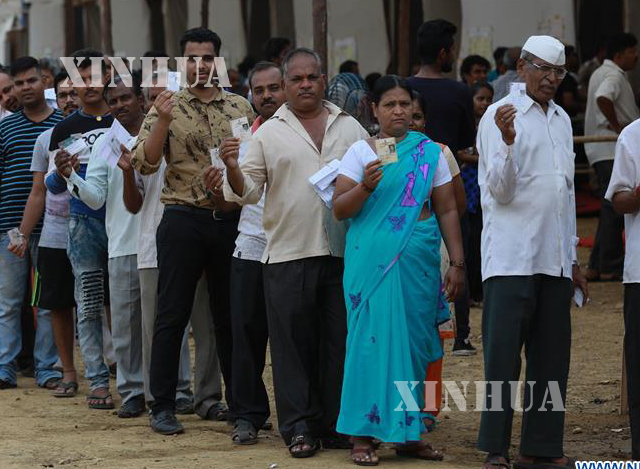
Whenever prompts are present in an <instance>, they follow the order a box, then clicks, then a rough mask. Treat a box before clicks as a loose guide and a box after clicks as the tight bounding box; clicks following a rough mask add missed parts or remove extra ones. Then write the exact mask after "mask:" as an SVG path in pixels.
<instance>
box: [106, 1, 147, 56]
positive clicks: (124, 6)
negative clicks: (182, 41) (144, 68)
mask: <svg viewBox="0 0 640 469" xmlns="http://www.w3.org/2000/svg"><path fill="white" fill-rule="evenodd" d="M111 17H112V22H113V28H112V29H113V50H114V52H115V54H116V55H126V56H127V57H137V58H139V57H142V55H143V54H144V53H145V52H146V51H148V50H149V49H151V32H150V31H149V27H150V25H149V17H150V12H149V8H148V7H147V2H146V1H134V2H132V1H131V0H111ZM139 64H140V62H138V65H139Z"/></svg>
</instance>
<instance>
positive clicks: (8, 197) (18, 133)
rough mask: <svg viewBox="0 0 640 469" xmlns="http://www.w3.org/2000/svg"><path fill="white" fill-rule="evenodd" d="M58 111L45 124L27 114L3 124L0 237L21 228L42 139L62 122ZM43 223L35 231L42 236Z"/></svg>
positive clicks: (0, 124) (0, 137) (0, 132)
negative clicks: (38, 142)
mask: <svg viewBox="0 0 640 469" xmlns="http://www.w3.org/2000/svg"><path fill="white" fill-rule="evenodd" d="M62 117H63V116H62V113H61V112H60V111H58V110H56V111H54V112H53V113H52V114H51V115H50V116H49V117H47V118H46V119H45V120H43V121H42V122H33V121H32V120H30V119H29V118H27V116H25V114H24V111H20V112H16V113H15V114H11V115H10V116H8V117H6V118H5V119H3V120H2V122H0V233H4V232H6V231H9V230H11V229H12V228H17V227H19V226H20V222H21V221H22V214H23V212H24V208H25V206H26V205H27V199H28V198H29V193H30V192H31V186H32V182H33V176H32V174H31V159H32V157H33V148H34V146H35V143H36V140H37V138H38V136H39V135H40V134H41V133H42V132H44V131H46V130H47V129H50V128H51V127H53V126H54V125H56V124H57V123H58V122H60V121H61V120H62ZM41 229H42V220H40V221H39V222H38V225H37V226H36V227H35V229H34V230H33V234H40V230H41Z"/></svg>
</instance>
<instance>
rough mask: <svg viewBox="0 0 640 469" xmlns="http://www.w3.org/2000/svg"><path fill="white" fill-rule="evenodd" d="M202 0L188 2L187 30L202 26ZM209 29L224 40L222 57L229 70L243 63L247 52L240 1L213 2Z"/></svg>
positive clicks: (213, 0)
mask: <svg viewBox="0 0 640 469" xmlns="http://www.w3.org/2000/svg"><path fill="white" fill-rule="evenodd" d="M200 5H201V2H200V0H188V1H187V28H194V27H196V26H200V24H201V23H200ZM209 28H210V29H212V30H213V31H215V32H216V33H217V34H218V35H219V36H220V39H222V50H221V51H220V52H221V54H220V55H221V56H222V57H224V58H225V61H226V64H227V67H228V68H235V67H236V66H237V65H238V63H240V62H242V59H244V57H245V55H246V53H247V52H246V51H247V46H246V42H245V35H244V29H243V26H242V12H241V10H240V2H239V1H238V0H212V1H211V2H210V5H209Z"/></svg>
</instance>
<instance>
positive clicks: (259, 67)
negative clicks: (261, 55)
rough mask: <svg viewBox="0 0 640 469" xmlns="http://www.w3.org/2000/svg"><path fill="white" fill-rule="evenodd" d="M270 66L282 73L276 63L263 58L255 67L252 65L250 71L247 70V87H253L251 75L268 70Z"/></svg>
mask: <svg viewBox="0 0 640 469" xmlns="http://www.w3.org/2000/svg"><path fill="white" fill-rule="evenodd" d="M270 68H275V69H276V70H278V71H280V73H282V70H280V67H278V66H277V65H276V64H274V63H273V62H267V61H266V60H263V61H261V62H258V63H257V64H256V65H255V67H253V68H252V69H251V71H250V72H249V88H253V85H252V84H251V80H253V76H254V75H255V74H256V73H258V72H262V71H263V70H268V69H270Z"/></svg>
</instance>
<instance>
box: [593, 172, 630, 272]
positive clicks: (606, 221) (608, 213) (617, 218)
mask: <svg viewBox="0 0 640 469" xmlns="http://www.w3.org/2000/svg"><path fill="white" fill-rule="evenodd" d="M593 169H594V170H595V171H596V175H597V176H598V192H599V195H600V198H601V200H602V208H601V209H600V221H599V222H598V229H597V231H596V237H595V241H594V244H593V250H592V251H591V256H590V257H589V267H591V268H592V269H595V270H597V271H599V272H600V273H602V274H617V275H622V269H623V264H624V248H623V243H622V232H623V230H624V216H623V215H620V214H618V213H616V211H615V210H614V209H613V204H612V203H611V202H609V201H608V200H607V199H605V198H604V196H605V193H606V192H607V187H609V181H610V180H611V172H612V171H613V160H607V161H599V162H597V163H595V164H594V165H593Z"/></svg>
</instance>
